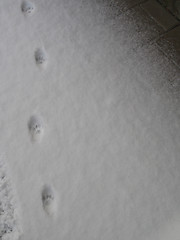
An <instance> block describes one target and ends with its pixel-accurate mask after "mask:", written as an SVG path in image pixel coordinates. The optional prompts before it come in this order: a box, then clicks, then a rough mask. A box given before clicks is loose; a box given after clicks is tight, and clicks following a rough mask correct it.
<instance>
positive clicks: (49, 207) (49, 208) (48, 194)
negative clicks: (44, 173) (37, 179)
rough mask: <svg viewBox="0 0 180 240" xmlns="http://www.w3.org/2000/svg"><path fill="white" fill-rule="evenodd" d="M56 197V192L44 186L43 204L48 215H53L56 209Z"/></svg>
mask: <svg viewBox="0 0 180 240" xmlns="http://www.w3.org/2000/svg"><path fill="white" fill-rule="evenodd" d="M55 200H56V199H55V195H54V191H53V189H52V188H51V187H50V186H47V185H46V186H44V188H43V190H42V204H43V208H44V211H45V212H46V213H47V214H48V215H53V214H54V212H55V210H56V208H55V203H56V201H55Z"/></svg>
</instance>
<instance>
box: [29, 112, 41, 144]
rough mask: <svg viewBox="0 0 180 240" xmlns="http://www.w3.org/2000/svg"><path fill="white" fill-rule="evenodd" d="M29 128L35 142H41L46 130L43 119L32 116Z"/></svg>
mask: <svg viewBox="0 0 180 240" xmlns="http://www.w3.org/2000/svg"><path fill="white" fill-rule="evenodd" d="M28 128H29V132H30V135H31V138H32V140H33V141H39V140H40V139H41V137H42V135H43V132H44V128H43V123H42V119H41V118H40V117H38V116H32V117H31V118H30V119H29V122H28Z"/></svg>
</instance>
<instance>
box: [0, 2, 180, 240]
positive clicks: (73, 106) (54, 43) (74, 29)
mask: <svg viewBox="0 0 180 240" xmlns="http://www.w3.org/2000/svg"><path fill="white" fill-rule="evenodd" d="M32 4H33V6H34V9H35V10H36V11H34V12H33V14H32V15H31V16H26V15H24V13H23V12H22V7H21V6H22V3H21V1H20V0H18V1H15V0H11V1H10V0H2V1H1V2H0V32H1V42H0V49H1V50H0V52H1V59H0V68H1V88H0V102H1V108H0V116H1V117H0V121H1V124H0V131H1V135H0V146H1V151H3V152H5V154H6V159H7V164H8V166H9V169H10V170H9V171H10V173H11V174H10V176H11V179H12V181H13V183H14V186H15V189H16V192H17V198H18V200H19V206H20V208H21V210H19V211H20V212H21V218H22V221H21V225H22V229H23V236H22V239H23V240H30V239H34V240H36V239H43V240H46V239H48V240H49V239H51V240H57V239H63V240H66V239H67V240H71V239H73V240H76V239H77V240H79V239H86V240H92V239H98V240H101V239H103V240H109V239H113V240H116V239H121V240H132V239H133V240H144V239H148V240H151V239H157V240H159V239H165V237H164V233H165V232H166V230H167V229H170V230H169V231H168V234H169V236H168V234H165V236H166V237H167V240H169V239H172V240H176V238H175V237H174V239H173V237H172V236H173V234H175V232H177V231H178V227H176V226H179V218H180V204H179V200H180V185H179V181H180V174H179V172H180V163H179V155H180V146H179V145H180V131H179V129H180V124H179V117H180V111H179V81H178V76H180V75H179V69H178V68H177V67H176V66H174V65H173V64H171V62H170V61H169V60H168V58H167V57H166V56H164V55H163V54H162V52H160V50H158V49H157V47H156V45H155V44H154V43H153V42H151V44H150V41H151V40H152V39H154V38H156V37H158V35H159V34H160V33H161V32H162V29H161V27H159V26H157V25H156V24H155V23H154V22H153V20H152V19H149V18H146V16H144V15H143V14H144V13H143V10H141V9H140V7H136V8H133V9H131V10H128V11H127V12H125V13H123V14H120V15H118V14H115V15H114V16H113V7H112V8H110V7H108V2H107V1H95V0H92V1H83V0H61V1H59V0H53V1H48V0H36V1H34V2H32ZM142 19H143V21H142ZM144 19H145V20H144ZM37 49H41V50H42V52H43V53H45V55H43V54H42V55H43V56H45V59H46V60H47V57H48V62H46V61H45V62H46V63H47V64H46V68H39V65H38V63H37V59H36V58H35V56H36V55H35V53H36V51H37ZM46 54H47V55H46ZM32 116H35V118H33V119H35V120H36V121H37V122H38V126H40V129H42V130H43V138H41V141H40V142H39V141H31V140H32V139H31V134H29V133H32V132H31V127H30V128H29V125H28V124H29V121H30V119H31V117H32ZM39 116H40V118H42V120H43V124H45V125H43V124H42V125H41V120H40V121H39ZM36 121H35V122H34V121H33V124H35V125H36ZM39 123H40V124H39ZM30 126H31V125H30ZM33 126H34V125H33ZM34 133H36V132H33V134H34ZM46 185H48V186H50V188H51V189H55V191H56V194H55V200H58V201H57V203H58V206H57V207H55V211H56V218H52V217H51V216H50V215H48V214H46V211H44V210H45V208H44V204H43V202H42V193H43V189H44V186H46ZM52 193H53V191H52ZM52 195H53V194H52ZM53 201H54V200H52V202H51V203H53ZM53 209H54V208H53ZM53 211H54V210H53ZM167 226H168V227H167ZM172 229H175V230H172ZM176 235H177V234H176ZM13 240H14V239H13Z"/></svg>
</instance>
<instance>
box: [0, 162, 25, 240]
mask: <svg viewBox="0 0 180 240" xmlns="http://www.w3.org/2000/svg"><path fill="white" fill-rule="evenodd" d="M18 215H19V213H18V209H17V206H16V201H15V194H14V190H13V188H12V184H11V182H10V179H9V176H8V172H7V168H6V166H5V163H4V161H3V160H2V157H1V159H0V239H2V240H18V239H19V238H20V236H21V234H22V231H21V225H20V222H19V220H20V219H19V216H18Z"/></svg>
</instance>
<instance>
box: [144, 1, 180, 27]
mask: <svg viewBox="0 0 180 240" xmlns="http://www.w3.org/2000/svg"><path fill="white" fill-rule="evenodd" d="M141 7H142V8H143V9H144V10H145V11H146V12H147V13H148V14H149V16H150V17H151V18H153V19H154V21H156V22H157V23H158V24H159V25H160V26H162V28H163V29H164V30H169V29H171V28H172V27H174V26H176V25H177V24H179V21H178V20H177V19H176V18H175V17H174V16H172V15H171V14H170V13H169V12H168V11H167V10H166V9H165V8H163V7H162V6H161V5H160V4H159V3H158V2H157V1H156V0H149V1H147V2H145V3H143V4H141Z"/></svg>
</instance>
